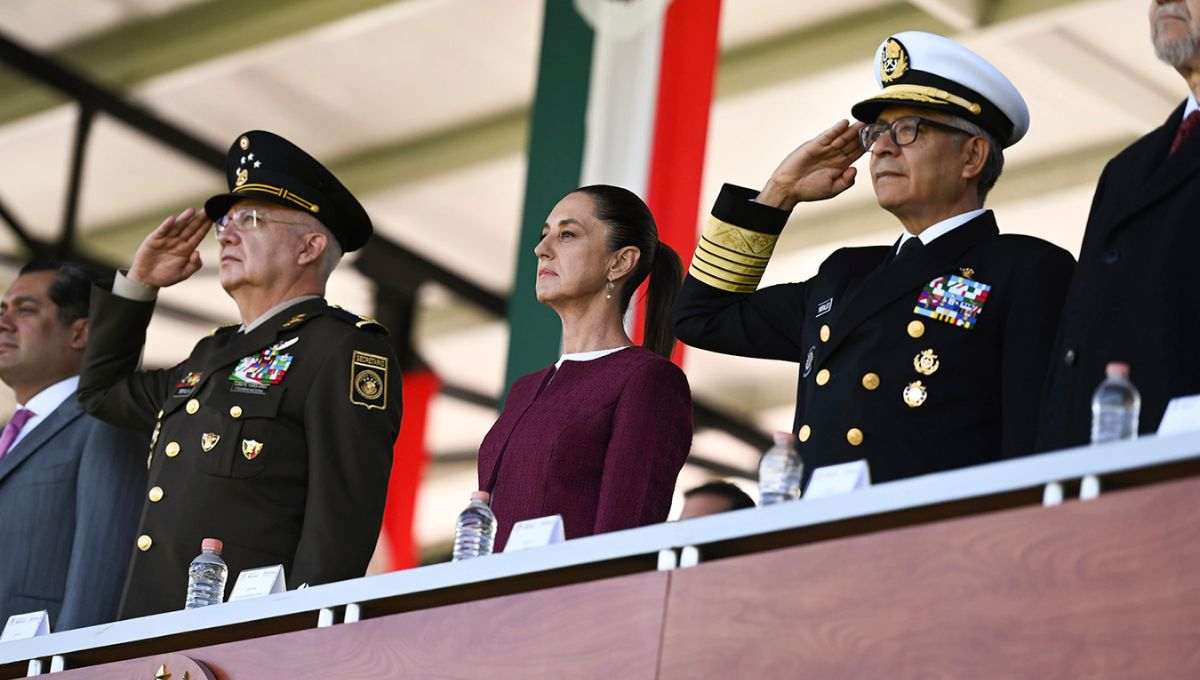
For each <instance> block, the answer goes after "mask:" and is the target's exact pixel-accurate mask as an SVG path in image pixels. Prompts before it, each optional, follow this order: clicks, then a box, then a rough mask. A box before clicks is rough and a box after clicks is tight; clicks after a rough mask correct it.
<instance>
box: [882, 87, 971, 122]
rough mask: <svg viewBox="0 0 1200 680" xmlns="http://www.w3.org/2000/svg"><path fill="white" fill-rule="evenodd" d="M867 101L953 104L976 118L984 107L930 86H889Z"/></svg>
mask: <svg viewBox="0 0 1200 680" xmlns="http://www.w3.org/2000/svg"><path fill="white" fill-rule="evenodd" d="M867 99H868V100H870V99H901V100H904V101H913V102H921V103H924V104H953V105H955V106H958V107H961V108H963V109H966V110H967V111H970V112H971V113H973V114H975V115H976V116H978V115H979V114H981V113H983V107H982V106H980V105H979V104H977V103H975V102H973V101H969V100H967V99H963V98H962V97H960V96H958V95H956V94H951V93H949V92H947V91H945V90H939V89H938V88H936V87H929V86H928V85H889V86H887V87H885V88H883V90H881V91H880V92H879V94H877V95H875V96H873V97H868V98H867Z"/></svg>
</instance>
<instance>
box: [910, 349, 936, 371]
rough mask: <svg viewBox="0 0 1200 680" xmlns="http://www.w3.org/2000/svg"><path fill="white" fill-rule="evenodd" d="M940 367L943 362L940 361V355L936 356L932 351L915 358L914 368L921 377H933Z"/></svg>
mask: <svg viewBox="0 0 1200 680" xmlns="http://www.w3.org/2000/svg"><path fill="white" fill-rule="evenodd" d="M940 366H941V362H939V361H938V355H936V354H934V353H933V350H931V349H927V350H925V351H924V352H921V353H920V354H918V355H917V356H915V357H913V368H915V369H916V370H917V373H920V374H921V375H933V374H934V373H937V370H938V367H940Z"/></svg>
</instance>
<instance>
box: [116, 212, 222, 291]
mask: <svg viewBox="0 0 1200 680" xmlns="http://www.w3.org/2000/svg"><path fill="white" fill-rule="evenodd" d="M210 227H212V220H210V219H208V215H206V214H205V213H204V212H203V211H200V212H196V211H195V210H193V209H192V208H188V209H187V210H184V211H183V212H181V213H179V214H178V215H172V216H171V217H168V218H167V219H165V220H163V221H162V224H159V225H158V227H157V228H156V229H155V230H154V231H152V232H150V235H149V236H147V237H146V240H144V241H142V245H140V246H138V249H137V252H136V253H134V255H133V264H131V265H130V266H129V274H128V276H129V279H130V280H132V281H134V282H136V283H140V284H142V285H145V286H155V287H158V288H166V287H167V286H172V285H174V284H176V283H179V282H180V281H183V280H184V279H186V278H188V277H189V276H191V275H192V274H195V273H196V272H197V271H199V270H200V266H201V262H200V251H198V250H196V248H198V247H199V246H200V241H202V240H203V239H204V235H205V234H207V233H208V230H209V228H210Z"/></svg>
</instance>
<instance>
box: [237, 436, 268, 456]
mask: <svg viewBox="0 0 1200 680" xmlns="http://www.w3.org/2000/svg"><path fill="white" fill-rule="evenodd" d="M262 450H263V443H262V442H259V441H254V440H253V439H243V440H242V455H243V456H245V458H246V460H254V459H255V458H258V454H260V453H262Z"/></svg>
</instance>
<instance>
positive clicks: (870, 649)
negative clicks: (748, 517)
mask: <svg viewBox="0 0 1200 680" xmlns="http://www.w3.org/2000/svg"><path fill="white" fill-rule="evenodd" d="M661 671H662V672H661V674H660V677H661V678H717V677H720V678H742V677H759V678H782V677H797V678H800V677H803V678H822V679H826V678H856V679H857V678H888V679H889V680H890V679H894V678H922V679H930V678H1038V679H1043V678H1184V677H1188V678H1196V677H1200V480H1197V479H1195V478H1191V479H1185V480H1180V481H1175V482H1170V483H1163V484H1156V485H1153V486H1149V487H1142V488H1138V489H1131V490H1126V491H1119V492H1115V493H1109V494H1106V495H1104V496H1102V497H1101V498H1100V499H1098V500H1094V501H1088V502H1078V501H1075V502H1068V503H1067V504H1065V505H1062V506H1059V507H1054V508H1042V507H1033V508H1025V509H1020V510H1009V511H1005V512H999V513H994V514H990V515H979V516H974V517H969V518H963V519H958V520H949V521H943V522H939V523H935V524H926V525H921V526H914V527H908V528H903V529H896V530H892V531H886V532H880V533H876V534H868V535H862V536H856V537H850V538H843V539H839V540H834V541H829V542H826V543H816V544H808V545H803V546H798V547H793V548H786V549H781V550H775V551H771V552H766V553H760V554H754V555H747V556H743V557H735V558H729V559H724V560H718V561H714V562H710V563H705V564H701V565H699V566H697V567H693V568H690V569H684V570H681V571H678V572H675V573H674V575H673V580H672V584H671V593H670V598H669V600H668V607H667V622H666V627H665V631H664V643H663V650H662V665H661Z"/></svg>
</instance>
